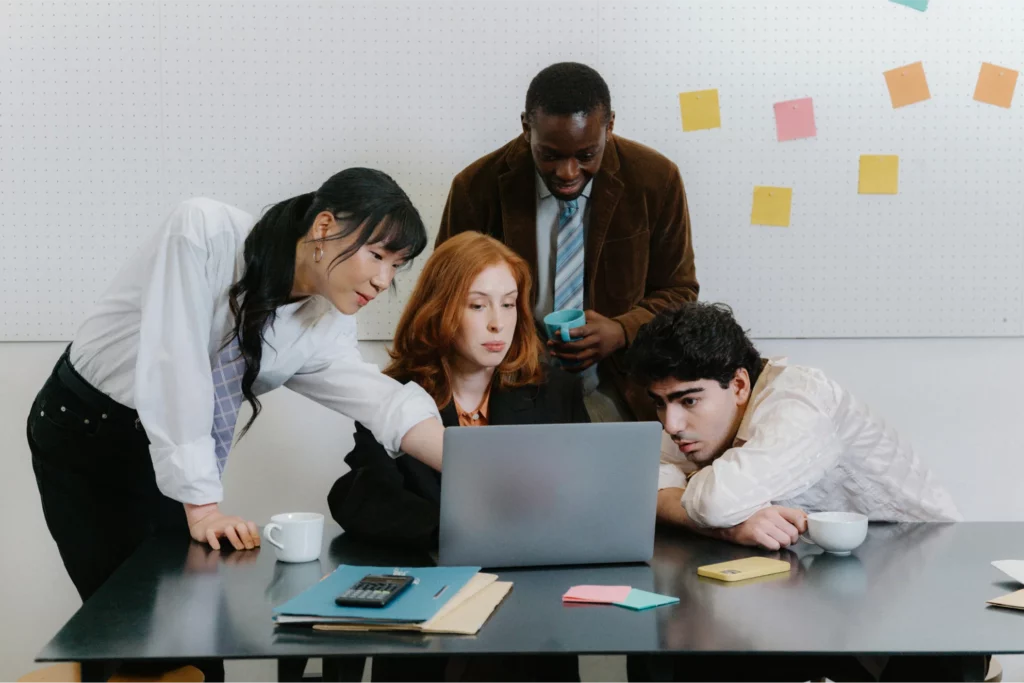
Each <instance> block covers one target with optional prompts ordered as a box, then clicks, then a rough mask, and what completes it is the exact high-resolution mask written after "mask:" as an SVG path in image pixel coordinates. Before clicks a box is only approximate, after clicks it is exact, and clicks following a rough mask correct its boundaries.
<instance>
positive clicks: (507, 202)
mask: <svg viewBox="0 0 1024 683" xmlns="http://www.w3.org/2000/svg"><path fill="white" fill-rule="evenodd" d="M589 216H590V217H589V222H588V225H587V228H586V245H585V259H586V265H585V274H584V278H585V279H584V282H585V286H584V291H585V293H586V294H585V296H586V302H585V306H586V307H587V308H589V309H593V310H595V311H597V312H598V313H600V314H601V315H604V316H607V317H609V318H613V319H615V320H617V321H618V322H619V323H621V324H622V327H623V328H624V329H625V331H626V343H627V348H628V345H629V344H631V343H632V342H633V339H635V338H636V334H637V332H638V331H639V329H640V328H641V327H642V326H643V325H644V324H645V323H646V322H648V321H649V320H651V318H653V317H654V315H655V314H657V313H659V312H660V311H662V310H665V309H666V308H673V307H675V306H678V305H679V304H681V303H683V302H686V301H693V300H695V299H696V298H697V294H698V291H699V285H698V283H697V276H696V273H695V271H694V265H693V243H692V241H691V236H690V216H689V212H688V211H687V206H686V193H685V192H684V190H683V181H682V178H681V177H680V175H679V169H678V168H677V167H676V165H675V164H674V163H672V161H670V160H669V159H667V158H665V157H664V156H662V155H661V154H659V153H658V152H656V151H654V150H653V149H651V148H649V147H645V146H644V145H641V144H639V143H637V142H633V141H631V140H627V139H625V138H622V137H619V136H617V135H613V136H611V137H610V138H609V140H608V143H607V145H606V147H605V151H604V157H603V158H602V160H601V168H600V170H599V171H598V173H597V174H596V175H595V176H594V184H593V186H592V187H591V193H590V199H589ZM536 219H537V189H536V170H535V167H534V163H533V156H532V155H531V154H530V147H529V145H528V144H527V142H526V140H525V138H524V137H523V136H521V135H520V136H518V137H517V138H516V139H514V140H512V141H511V142H509V143H508V144H506V145H505V146H503V147H501V148H500V149H498V150H496V151H494V152H491V153H490V154H488V155H487V156H485V157H482V158H480V159H478V160H476V161H475V162H473V163H472V164H470V165H469V166H468V167H466V168H465V169H464V170H463V171H462V172H461V173H459V174H458V175H457V176H455V179H454V180H453V181H452V187H451V191H450V192H449V194H448V202H447V204H446V205H445V209H444V214H443V216H442V218H441V229H440V231H439V232H438V235H437V242H436V244H438V245H439V244H441V243H442V242H444V241H445V240H446V239H448V238H449V237H452V236H453V235H457V234H458V233H460V232H465V231H467V230H476V231H478V232H482V233H485V234H488V235H491V236H492V237H495V238H497V239H499V240H501V241H502V242H504V243H505V244H506V245H508V246H509V247H511V248H512V249H513V250H514V251H515V252H516V253H518V254H519V255H520V256H522V257H523V258H524V259H525V260H526V261H527V263H529V264H530V269H531V271H532V273H533V278H534V282H536V280H537V226H536ZM534 295H536V292H535V293H534ZM624 351H625V349H623V350H622V351H619V352H618V353H616V354H614V355H613V356H612V357H611V358H608V359H606V360H605V361H604V364H605V366H606V369H608V370H610V371H611V375H612V377H613V378H614V379H615V382H616V384H617V386H618V388H619V391H620V392H622V394H623V396H624V397H625V399H626V402H627V403H628V404H629V407H630V408H631V409H632V411H633V413H634V417H636V419H638V420H648V419H651V420H653V419H656V417H655V414H654V410H653V407H652V405H651V402H650V400H649V399H648V398H647V396H646V393H645V391H644V390H643V388H642V387H639V386H637V385H635V384H634V383H632V382H629V381H628V380H627V378H626V377H625V375H624V372H623V370H624V365H623V362H622V361H623V355H624Z"/></svg>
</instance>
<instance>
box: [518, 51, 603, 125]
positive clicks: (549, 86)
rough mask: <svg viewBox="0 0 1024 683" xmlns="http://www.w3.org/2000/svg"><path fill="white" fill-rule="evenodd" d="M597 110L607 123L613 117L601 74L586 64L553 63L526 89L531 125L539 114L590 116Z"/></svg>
mask: <svg viewBox="0 0 1024 683" xmlns="http://www.w3.org/2000/svg"><path fill="white" fill-rule="evenodd" d="M598 109H601V112H602V114H603V116H604V120H605V121H606V122H607V121H608V119H609V118H610V117H611V115H612V96H611V94H610V93H609V92H608V84H607V83H605V82H604V79H603V78H601V74H599V73H597V72H596V71H594V69H592V68H590V67H589V66H587V65H586V64H580V63H578V62H559V63H558V64H552V65H551V66H549V67H547V68H546V69H544V70H543V71H541V72H540V73H539V74H537V75H536V76H534V77H533V80H532V81H530V87H529V88H527V90H526V120H527V121H528V122H529V123H531V124H532V123H533V122H534V120H535V118H536V116H537V112H538V111H543V112H544V113H545V114H551V115H553V116H571V115H572V114H591V113H593V112H595V111H597V110H598Z"/></svg>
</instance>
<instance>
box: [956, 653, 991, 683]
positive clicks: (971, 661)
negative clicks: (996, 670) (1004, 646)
mask: <svg viewBox="0 0 1024 683" xmlns="http://www.w3.org/2000/svg"><path fill="white" fill-rule="evenodd" d="M991 659H992V657H990V656H981V655H977V654H976V655H974V656H963V657H961V672H962V673H963V676H964V683H984V681H985V676H986V675H988V664H989V663H990V661H991Z"/></svg>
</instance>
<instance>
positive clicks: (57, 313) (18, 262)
mask: <svg viewBox="0 0 1024 683" xmlns="http://www.w3.org/2000/svg"><path fill="white" fill-rule="evenodd" d="M566 59H572V60H576V61H582V62H586V63H589V64H591V65H593V66H595V67H596V68H597V69H598V70H599V71H601V72H602V74H603V75H604V76H605V78H606V79H607V80H608V82H609V85H610V87H611V91H612V99H613V106H614V108H615V110H616V113H617V122H616V131H617V132H618V133H620V134H622V135H624V136H627V137H630V138H633V139H636V140H639V141H641V142H644V143H646V144H648V145H650V146H653V147H655V148H656V149H658V150H660V151H661V152H662V153H664V154H666V155H668V156H669V157H670V158H672V159H673V160H675V161H676V162H677V163H678V164H679V166H680V168H681V170H682V173H683V180H684V183H685V185H686V188H687V193H688V197H689V201H690V210H691V217H692V219H693V226H694V238H695V244H696V251H697V268H698V275H699V277H700V280H701V283H702V287H703V290H702V298H705V299H714V300H724V301H727V302H729V303H731V304H732V305H733V306H734V307H735V308H736V310H737V315H738V316H739V317H740V319H741V320H742V322H743V323H744V324H745V325H746V326H748V327H750V328H752V331H753V333H754V334H755V335H756V336H760V337H842V336H978V335H981V336H987V335H1020V334H1022V333H1024V316H1022V295H1024V240H1022V226H1021V215H1022V206H1021V205H1022V203H1024V202H1022V200H1021V191H1020V187H1021V184H1022V180H1024V164H1022V163H1021V161H1020V156H1021V154H1022V150H1024V145H1022V142H1024V126H1022V125H1021V124H1022V122H1024V100H1022V99H1021V98H1024V95H1022V94H1020V93H1018V95H1017V97H1016V99H1015V103H1014V104H1015V106H1014V107H1013V108H1011V109H1008V110H1007V109H1002V108H999V107H994V106H991V105H986V104H982V103H979V102H975V101H974V100H973V99H972V95H973V92H974V85H975V81H976V79H977V76H978V71H979V69H980V67H981V63H982V62H983V61H986V62H992V63H995V64H998V65H1001V66H1006V67H1010V68H1017V69H1020V68H1021V67H1024V3H1015V2H1007V1H1005V0H972V2H970V3H964V2H957V1H955V0H932V2H931V6H930V7H929V9H928V11H927V12H925V13H920V12H916V11H914V10H911V9H908V8H906V7H902V6H900V5H897V4H894V3H890V2H887V1H886V0H861V1H859V2H832V1H826V0H777V1H775V2H745V1H744V2H741V1H735V2H723V1H721V0H703V1H700V2H697V1H693V0H686V1H682V0H676V1H672V2H635V3H623V2H597V1H593V0H591V1H587V2H557V3H553V2H513V1H512V0H507V1H505V2H482V1H481V2H415V1H407V2H398V3H396V2H388V3H384V2H380V3H378V2H298V1H296V2H254V1H247V2H164V3H156V2H35V1H24V2H6V3H4V4H0V226H2V231H3V232H2V234H3V243H2V248H0V271H2V273H0V288H2V289H0V294H2V296H0V339H6V340H52V339H69V338H71V336H72V335H73V333H74V330H75V328H76V326H77V324H78V322H79V321H80V320H81V319H82V318H83V316H84V315H85V313H86V311H87V310H88V308H89V306H90V305H91V303H92V301H94V300H95V298H96V297H97V296H98V294H99V293H100V292H101V291H102V288H103V287H104V286H105V284H106V283H107V282H108V281H109V280H110V278H111V277H112V275H113V273H114V272H115V271H116V270H117V269H118V268H119V267H120V266H121V264H123V263H124V262H125V261H126V260H127V259H129V258H131V257H132V254H133V253H134V251H135V249H136V247H137V246H138V245H139V243H140V242H141V241H142V240H143V239H144V238H145V237H146V236H147V235H148V234H149V233H150V232H151V231H152V230H153V229H155V228H156V226H157V225H159V223H160V222H161V220H162V218H163V217H164V216H165V215H166V213H167V212H168V211H169V210H170V208H171V207H172V206H173V205H174V204H175V203H176V202H178V201H180V200H182V199H185V198H188V197H192V196H208V197H214V198H217V199H221V200H223V201H227V202H230V203H233V204H236V205H238V206H240V207H242V208H244V209H246V210H248V211H250V212H253V213H258V212H259V211H260V210H261V209H262V208H263V207H265V206H266V205H268V204H270V203H272V202H274V201H277V200H279V199H283V198H285V197H289V196H292V195H294V194H296V193H299V192H303V191H308V190H311V189H314V188H315V187H316V186H317V185H318V184H319V183H320V182H321V181H322V180H323V179H325V178H326V177H327V176H328V175H330V174H331V173H333V172H335V171H337V170H340V169H342V168H345V167H348V166H353V165H366V166H373V167H378V168H381V169H383V170H385V171H387V172H389V173H391V174H392V175H393V176H394V177H395V178H396V179H397V180H398V181H399V183H400V184H401V185H402V186H403V187H404V188H405V189H406V190H407V191H408V192H409V193H410V194H411V195H412V197H413V199H414V200H415V202H416V203H417V205H418V206H419V208H420V210H421V212H422V213H423V215H424V218H425V220H426V221H427V223H428V225H429V226H431V228H432V229H436V226H437V224H438V221H439V219H440V212H441V208H442V207H443V205H444V201H445V198H446V195H447V191H448V186H449V183H450V181H451V178H452V176H453V175H454V174H455V173H456V172H458V171H459V170H460V169H461V168H462V167H464V166H465V165H466V164H468V163H469V162H470V161H472V160H473V159H475V158H477V157H479V156H481V155H483V154H485V153H487V152H489V151H491V150H493V149H495V148H496V147H498V146H499V145H501V144H503V143H504V142H506V141H507V140H509V139H511V138H512V137H513V136H515V135H516V134H518V132H519V122H518V117H519V112H520V111H521V110H522V106H523V99H524V97H525V92H526V87H527V85H528V83H529V81H530V79H531V78H532V77H533V75H534V74H535V73H536V72H537V71H538V70H539V69H541V68H543V67H544V66H546V65H548V64H550V63H552V62H555V61H561V60H566ZM919 60H921V61H923V62H924V69H925V72H926V74H927V78H928V83H929V86H930V89H931V94H932V99H930V100H928V101H926V102H921V103H918V104H914V105H910V106H907V107H904V108H901V109H895V110H894V109H893V108H892V106H891V104H890V101H889V95H888V92H887V90H886V86H885V80H884V78H883V75H882V73H883V71H885V70H888V69H891V68H895V67H898V66H902V65H904V64H908V63H911V62H916V61H919ZM1021 87H1024V85H1022V86H1021ZM706 88H717V89H718V90H719V95H720V99H721V112H722V114H721V115H722V127H721V128H720V129H716V130H708V131H697V132H690V133H684V132H683V131H682V127H681V124H680V116H679V106H678V99H677V96H678V93H680V92H685V91H690V90H701V89H706ZM800 97H812V98H813V99H814V107H815V116H816V119H817V128H818V135H817V137H815V138H811V139H805V140H795V141H791V142H784V143H779V142H777V141H776V138H775V119H774V113H773V108H772V106H773V104H774V103H775V102H779V101H782V100H789V99H795V98H800ZM861 154H898V155H899V156H900V191H899V194H898V195H895V196H884V195H872V196H868V195H858V194H857V173H858V158H859V156H860V155H861ZM755 185H776V186H784V187H792V188H793V211H792V223H791V225H790V227H788V228H769V227H761V226H752V225H750V209H751V198H752V193H753V187H754V186H755ZM421 261H422V259H421ZM417 272H418V271H416V270H414V271H412V272H409V273H407V274H405V275H404V276H401V279H400V281H399V289H400V292H408V291H409V289H410V288H411V286H412V283H413V281H414V279H415V276H416V273H417ZM401 303H402V302H401V297H398V298H397V299H396V298H393V297H389V298H388V299H387V300H384V301H378V302H374V303H373V304H372V305H371V306H370V307H369V308H368V309H367V310H365V311H363V312H362V313H360V328H361V334H362V336H363V337H364V338H370V339H386V338H390V336H391V333H392V330H393V328H394V325H395V322H396V321H397V318H398V315H399V312H400V310H401Z"/></svg>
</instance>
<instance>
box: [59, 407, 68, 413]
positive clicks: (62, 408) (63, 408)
mask: <svg viewBox="0 0 1024 683" xmlns="http://www.w3.org/2000/svg"><path fill="white" fill-rule="evenodd" d="M60 412H62V413H66V412H68V409H67V408H65V407H64V406H61V407H60Z"/></svg>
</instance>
